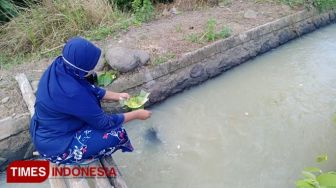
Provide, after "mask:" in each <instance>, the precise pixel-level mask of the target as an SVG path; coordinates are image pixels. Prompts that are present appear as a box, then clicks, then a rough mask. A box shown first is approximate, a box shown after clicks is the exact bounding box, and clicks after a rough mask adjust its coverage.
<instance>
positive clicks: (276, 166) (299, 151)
mask: <svg viewBox="0 0 336 188" xmlns="http://www.w3.org/2000/svg"><path fill="white" fill-rule="evenodd" d="M335 33H336V25H333V26H329V27H327V28H324V29H321V30H319V31H316V32H314V33H312V34H309V35H307V36H304V37H302V38H301V39H298V40H295V41H293V42H291V43H289V44H286V45H285V46H283V47H280V48H278V49H276V50H274V51H272V52H270V53H267V54H265V55H263V56H261V57H258V58H256V59H254V60H252V61H249V63H246V64H244V65H242V66H239V67H237V68H235V69H234V70H231V71H229V72H226V73H225V74H223V75H221V76H219V77H217V78H216V79H213V80H211V81H208V82H207V83H205V84H203V85H201V86H199V87H196V88H192V89H191V90H188V91H185V92H183V93H182V94H178V95H176V96H174V97H172V98H170V99H168V100H166V101H165V102H163V103H162V104H160V105H157V106H155V107H154V108H153V109H152V111H153V116H152V118H151V119H150V120H149V121H144V122H140V121H136V122H132V123H130V124H128V125H127V126H126V129H127V130H128V134H129V136H130V137H131V138H132V142H133V145H134V147H135V151H134V152H133V153H121V152H118V153H116V154H115V155H114V156H115V159H116V161H117V163H118V164H119V165H120V169H121V171H122V173H123V175H124V177H125V179H126V182H128V185H129V187H130V188H158V187H160V188H171V187H174V188H188V187H190V188H204V187H209V188H210V187H211V188H246V187H249V188H270V187H272V188H285V187H294V182H295V180H296V179H297V178H298V177H299V176H300V172H301V170H302V169H303V168H304V167H308V166H316V165H317V166H319V167H322V168H323V169H325V170H331V169H333V170H335V169H336V147H335V138H336V125H334V124H333V123H332V117H333V113H334V112H336V35H335ZM151 127H154V129H156V130H157V136H158V138H159V139H160V140H161V142H162V143H153V142H152V141H150V140H147V139H146V134H148V133H147V132H146V131H147V130H148V129H149V128H151ZM147 136H148V135H147ZM322 153H328V154H329V158H330V159H329V161H328V163H326V164H316V162H315V157H316V156H317V155H319V154H322Z"/></svg>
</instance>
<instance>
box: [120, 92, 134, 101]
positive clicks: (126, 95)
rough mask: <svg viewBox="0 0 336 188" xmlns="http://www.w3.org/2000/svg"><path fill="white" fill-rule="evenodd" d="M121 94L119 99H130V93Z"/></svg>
mask: <svg viewBox="0 0 336 188" xmlns="http://www.w3.org/2000/svg"><path fill="white" fill-rule="evenodd" d="M118 95H119V97H118V98H119V100H122V99H129V98H130V97H131V96H130V95H129V94H128V93H118Z"/></svg>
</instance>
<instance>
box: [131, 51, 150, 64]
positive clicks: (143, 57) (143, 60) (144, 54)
mask: <svg viewBox="0 0 336 188" xmlns="http://www.w3.org/2000/svg"><path fill="white" fill-rule="evenodd" d="M134 55H135V56H137V57H139V59H140V64H141V65H145V64H146V63H147V62H148V61H149V59H150V57H149V54H148V53H147V52H145V51H142V50H134Z"/></svg>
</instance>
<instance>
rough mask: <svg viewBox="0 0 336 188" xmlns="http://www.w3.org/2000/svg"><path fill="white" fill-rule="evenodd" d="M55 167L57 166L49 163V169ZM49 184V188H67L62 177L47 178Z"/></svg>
mask: <svg viewBox="0 0 336 188" xmlns="http://www.w3.org/2000/svg"><path fill="white" fill-rule="evenodd" d="M56 166H57V165H56V164H54V163H50V169H52V168H53V167H56ZM49 184H50V187H51V188H67V185H66V183H65V180H64V178H63V177H52V178H49Z"/></svg>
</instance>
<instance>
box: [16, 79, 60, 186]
mask: <svg viewBox="0 0 336 188" xmlns="http://www.w3.org/2000/svg"><path fill="white" fill-rule="evenodd" d="M15 79H16V81H17V82H18V84H19V87H20V90H21V94H22V97H23V100H24V101H25V103H26V105H27V107H28V110H29V113H30V116H31V117H32V116H33V115H34V113H35V110H34V105H35V100H36V97H35V95H34V92H33V89H32V87H31V85H30V83H29V81H28V79H27V77H26V75H25V74H23V73H20V74H18V75H16V76H15ZM50 166H51V167H53V166H55V164H53V163H50ZM49 184H50V187H51V188H67V185H66V183H65V180H64V178H62V177H59V178H58V177H57V178H56V177H53V178H49Z"/></svg>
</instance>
